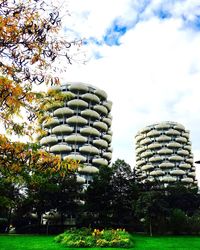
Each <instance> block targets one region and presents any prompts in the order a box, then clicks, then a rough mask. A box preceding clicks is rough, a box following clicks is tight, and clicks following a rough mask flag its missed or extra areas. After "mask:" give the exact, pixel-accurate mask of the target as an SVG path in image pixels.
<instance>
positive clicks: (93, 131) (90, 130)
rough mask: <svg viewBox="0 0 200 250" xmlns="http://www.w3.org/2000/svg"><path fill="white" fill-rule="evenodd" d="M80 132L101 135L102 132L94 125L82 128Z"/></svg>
mask: <svg viewBox="0 0 200 250" xmlns="http://www.w3.org/2000/svg"><path fill="white" fill-rule="evenodd" d="M80 133H81V134H82V135H92V136H100V134H101V133H100V132H99V131H98V130H97V129H96V128H92V127H86V128H82V129H81V130H80Z"/></svg>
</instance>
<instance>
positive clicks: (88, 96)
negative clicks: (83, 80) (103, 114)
mask: <svg viewBox="0 0 200 250" xmlns="http://www.w3.org/2000/svg"><path fill="white" fill-rule="evenodd" d="M82 98H83V100H86V101H87V102H93V103H100V99H99V97H98V96H96V95H94V94H91V93H86V94H84V95H82Z"/></svg>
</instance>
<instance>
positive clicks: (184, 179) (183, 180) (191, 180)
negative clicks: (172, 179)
mask: <svg viewBox="0 0 200 250" xmlns="http://www.w3.org/2000/svg"><path fill="white" fill-rule="evenodd" d="M181 182H184V183H193V178H189V177H187V178H183V179H181Z"/></svg>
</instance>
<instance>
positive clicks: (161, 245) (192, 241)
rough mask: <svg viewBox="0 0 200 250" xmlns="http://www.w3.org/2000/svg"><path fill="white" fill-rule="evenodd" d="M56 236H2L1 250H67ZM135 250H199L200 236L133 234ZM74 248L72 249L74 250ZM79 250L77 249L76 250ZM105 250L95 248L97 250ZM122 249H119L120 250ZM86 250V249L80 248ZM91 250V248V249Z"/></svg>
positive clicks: (0, 239) (0, 238) (0, 240)
mask: <svg viewBox="0 0 200 250" xmlns="http://www.w3.org/2000/svg"><path fill="white" fill-rule="evenodd" d="M53 239H54V236H36V235H34V236H32V235H2V236H0V249H1V250H64V249H65V250H66V249H67V248H65V247H63V246H62V245H60V244H57V243H54V241H53ZM133 241H134V247H133V248H131V249H133V250H172V249H173V250H197V249H198V250H199V249H200V237H198V236H160V237H158V236H157V237H156V236H155V237H148V236H140V235H134V234H133ZM73 249H74V248H70V250H73ZM76 249H77V248H76ZM100 249H101V250H103V248H95V250H100ZM106 249H107V250H113V248H106ZM120 249H122V248H118V250H120ZM79 250H86V248H79ZM90 250H91V248H90Z"/></svg>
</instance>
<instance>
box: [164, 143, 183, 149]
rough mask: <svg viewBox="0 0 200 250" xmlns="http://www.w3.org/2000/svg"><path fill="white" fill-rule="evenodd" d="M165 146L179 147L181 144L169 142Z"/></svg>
mask: <svg viewBox="0 0 200 250" xmlns="http://www.w3.org/2000/svg"><path fill="white" fill-rule="evenodd" d="M167 147H169V148H181V147H182V145H181V144H180V143H178V142H169V143H168V144H167Z"/></svg>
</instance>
